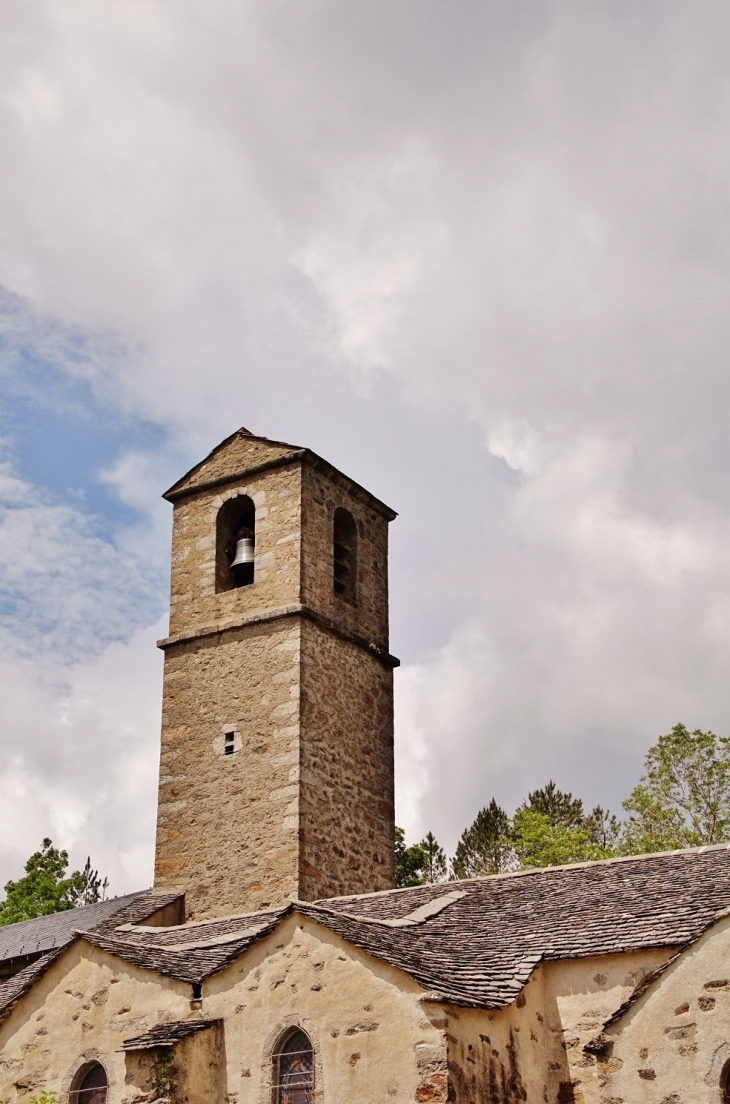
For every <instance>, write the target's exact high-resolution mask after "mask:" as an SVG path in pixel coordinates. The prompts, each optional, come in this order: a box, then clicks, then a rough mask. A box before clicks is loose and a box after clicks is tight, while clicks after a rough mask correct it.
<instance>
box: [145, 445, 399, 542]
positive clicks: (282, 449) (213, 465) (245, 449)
mask: <svg viewBox="0 0 730 1104" xmlns="http://www.w3.org/2000/svg"><path fill="white" fill-rule="evenodd" d="M295 462H301V463H304V462H306V463H310V464H313V465H314V466H315V467H317V468H319V469H320V470H325V471H327V472H328V473H329V474H330V475H331V476H336V477H338V478H339V479H342V480H344V481H345V482H346V483H347V484H348V485H349V486H350V488H351V490H353V491H355V493H356V494H357V495H358V497H360V496H361V497H362V498H365V499H367V500H368V501H369V502H370V504H371V505H372V506H374V507H375V508H376V509H379V511H380V512H381V513H383V514H385V516H386V517H387V518H388V520H389V521H392V520H393V518H395V517H396V516H397V515H396V512H395V510H391V509H390V507H389V506H386V505H385V503H384V502H381V501H380V499H378V498H376V497H375V495H373V494H371V493H370V491H367V490H365V488H364V487H361V486H360V484H358V483H355V481H354V480H352V479H350V478H349V476H346V475H344V474H343V473H342V472H340V471H338V469H337V468H335V467H333V466H332V465H331V464H329V463H328V462H327V461H326V460H323V459H322V457H321V456H318V455H317V454H316V453H315V452H312V450H311V449H308V448H302V447H301V446H299V445H291V444H289V443H288V442H286V441H272V440H270V439H269V438H268V437H259V436H257V435H256V434H255V433H251V431H250V430H248V429H246V428H245V427H243V426H242V427H241V428H240V429H237V430H236V431H235V433H231V435H230V436H229V437H226V438H225V440H223V441H221V443H220V444H219V445H216V447H215V448H214V449H212V450H211V452H209V453H208V455H207V456H206V457H205V459H204V460H201V461H200V463H198V464H196V465H195V466H194V467H192V468H191V469H190V471H188V472H186V473H185V475H184V476H183V477H182V478H181V479H178V481H177V483H173V485H172V487H170V488H169V489H168V490H167V491H165V493H164V495H163V496H162V497H163V498H166V499H167V501H168V502H176V501H177V500H178V499H181V498H186V497H187V496H188V495H191V494H196V493H197V492H199V491H203V490H208V489H210V488H213V487H216V486H224V485H225V484H226V483H232V482H235V481H237V480H240V479H242V478H244V477H245V476H251V475H253V474H255V473H256V472H260V471H265V470H266V469H267V468H273V467H278V466H280V465H283V464H291V463H295Z"/></svg>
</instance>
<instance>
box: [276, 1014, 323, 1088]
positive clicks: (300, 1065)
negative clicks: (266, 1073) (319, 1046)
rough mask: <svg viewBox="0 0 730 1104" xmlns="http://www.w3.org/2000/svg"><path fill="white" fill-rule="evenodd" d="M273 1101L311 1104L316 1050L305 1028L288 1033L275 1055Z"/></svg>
mask: <svg viewBox="0 0 730 1104" xmlns="http://www.w3.org/2000/svg"><path fill="white" fill-rule="evenodd" d="M273 1063H274V1091H273V1104H312V1101H313V1099H314V1051H313V1050H312V1044H311V1043H310V1041H309V1037H308V1036H307V1035H306V1034H305V1033H304V1032H303V1031H294V1032H292V1033H291V1034H290V1035H286V1036H285V1037H284V1039H283V1041H282V1042H281V1043H280V1044H279V1046H278V1047H277V1049H276V1052H275V1053H274V1056H273Z"/></svg>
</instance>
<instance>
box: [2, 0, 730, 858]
mask: <svg viewBox="0 0 730 1104" xmlns="http://www.w3.org/2000/svg"><path fill="white" fill-rule="evenodd" d="M6 18H7V20H8V31H9V33H8V34H7V35H5V36H4V37H3V39H2V43H3V44H2V46H0V50H1V51H2V64H1V65H0V70H1V71H2V73H3V76H2V78H0V80H2V93H3V102H4V105H5V107H4V109H3V112H2V115H1V116H0V139H1V140H2V143H3V148H4V149H6V150H8V151H11V154H12V157H11V165H12V168H11V171H10V172H7V173H5V174H4V177H3V180H2V181H1V182H0V210H2V211H3V212H4V215H3V217H2V219H0V242H1V243H2V259H0V282H2V283H4V284H5V285H6V286H8V287H10V288H11V289H12V290H13V291H15V292H17V293H19V294H22V295H24V296H27V297H29V299H30V300H31V301H32V302H33V303H34V304H36V305H37V306H38V307H39V309H42V310H44V311H48V312H51V313H55V314H57V315H59V316H62V317H63V318H65V319H69V320H72V321H73V322H75V323H76V324H78V325H80V326H81V327H84V328H87V329H89V330H92V331H94V332H97V333H98V332H112V333H115V334H121V335H123V344H124V347H125V348H126V349H128V350H129V353H128V355H126V356H123V357H109V358H106V359H100V360H99V361H95V362H94V364H93V365H92V366H91V368H90V369H89V375H90V378H92V380H93V381H94V384H95V386H97V387H99V388H101V389H103V390H104V393H105V395H108V396H113V397H114V399H115V401H117V402H118V403H119V404H120V407H121V408H123V409H124V410H125V411H127V412H130V411H131V412H135V413H136V414H138V415H142V416H144V417H147V418H154V419H157V420H158V421H159V422H160V423H162V424H164V425H165V426H166V427H168V429H169V430H170V432H171V434H172V437H173V439H174V440H175V442H176V443H177V444H178V445H179V444H180V443H181V442H183V443H184V446H183V447H184V448H185V449H187V450H189V453H190V458H191V459H196V458H197V455H198V454H199V453H202V451H203V450H204V447H205V446H209V445H211V444H213V443H214V442H215V440H216V438H220V437H222V436H223V435H224V434H225V433H226V432H228V431H230V429H231V428H233V426H232V424H231V418H232V416H233V415H232V411H233V410H234V409H238V410H239V411H240V413H239V414H237V415H236V416H235V418H234V421H235V422H244V423H248V422H249V421H251V420H253V422H254V423H255V424H254V425H253V428H254V429H257V430H260V431H263V432H270V433H271V435H282V436H289V437H291V438H293V439H295V440H301V441H303V442H304V443H307V444H312V445H313V446H314V447H316V448H317V449H318V451H321V452H325V453H327V452H329V453H330V455H332V459H333V460H335V462H337V463H339V464H340V465H341V466H343V467H345V468H349V469H351V470H353V474H355V475H356V477H358V478H360V479H362V480H363V481H374V483H375V484H377V485H376V486H375V489H376V491H377V493H379V494H381V495H382V496H383V497H384V498H386V499H390V500H393V501H394V505H395V506H396V507H397V508H399V509H400V510H401V515H402V516H401V519H399V521H398V522H397V523H396V525H395V526H394V531H393V547H394V554H393V587H392V589H393V594H394V626H395V636H396V645H397V646H398V647H403V649H404V658H405V660H406V661H407V663H406V666H405V669H404V671H403V672H402V675H401V685H402V690H401V691H400V698H399V722H398V723H399V732H400V733H402V745H401V746H402V750H403V764H404V765H403V766H402V769H401V772H400V777H401V779H402V780H403V781H402V789H401V794H402V802H403V805H402V808H403V809H404V810H406V811H407V819H408V827H409V829H412V830H413V831H417V830H420V829H421V828H425V827H428V826H429V825H430V824H433V825H434V826H436V827H438V831H439V832H440V833H442V834H443V835H445V836H446V837H447V838H450V839H452V840H453V838H454V836H455V834H456V833H458V831H459V830H460V829H461V827H463V824H464V823H465V821H466V820H467V819H468V818H469V817H470V816H471V815H472V814H473V812H474V811H475V810H476V808H477V807H478V805H479V804H480V803H482V802H484V801H486V800H488V799H489V797H490V796H491V795H492V793H493V792H494V793H496V794H497V796H498V797H500V798H502V800H504V801H505V802H507V803H509V802H510V801H512V802H514V801H516V800H518V798H519V797H520V796H521V794H522V793H523V792H524V790H525V788H526V787H527V786H528V785H533V784H539V783H540V782H542V781H544V780H545V779H546V777H547V776H548V775H550V774H553V775H555V776H558V775H559V781H561V782H564V783H565V784H566V785H572V786H574V787H576V788H580V789H581V790H582V791H583V792H585V793H586V795H587V796H589V797H590V798H591V799H595V800H601V801H603V802H604V803H606V802H607V801H610V802H611V803H613V804H614V805H615V804H616V803H617V802H618V801H619V800H620V797H621V795H622V793H624V792H626V790H627V788H628V785H629V784H630V782H631V780H632V777H633V775H634V774H635V773H636V771H637V770H638V768H639V765H640V759H641V754H642V752H643V749H644V748H645V747H646V746H647V745H648V743H649V742H650V741H651V740H652V739H653V738H654V737H655V736H656V735H657V734H658V732H659V731H661V730H662V729H663V728H666V727H667V726H668V725H669V724H671V723H673V722H674V721H676V720H678V719H680V717H681V718H682V719H684V720H686V721H687V723H690V724H704V725H713V726H714V727H715V728H718V729H721V730H727V726H728V721H729V720H730V717H729V711H728V700H727V692H726V689H725V686H726V679H725V678H724V671H725V668H726V660H727V650H728V631H730V630H729V629H728V613H727V611H728V609H730V604H729V602H730V579H729V577H728V570H727V568H726V560H725V555H724V550H725V547H726V537H727V522H726V517H727V506H728V495H729V492H730V483H729V481H728V476H727V472H728V463H727V461H728V443H727V442H728V434H727V432H726V414H725V411H726V406H727V386H728V385H727V369H726V363H725V361H726V348H727V345H728V338H729V337H730V333H729V332H728V325H729V324H728V318H729V317H730V313H729V312H728V310H727V306H728V302H727V299H728V275H729V267H730V257H729V254H728V243H729V241H730V238H729V235H728V201H727V179H728V168H730V166H729V164H728V159H729V157H730V155H729V154H728V145H727V141H726V134H727V128H728V122H729V118H728V117H729V116H730V100H729V98H728V82H727V62H726V58H727V47H728V38H729V37H730V14H729V13H728V10H727V8H726V6H725V5H721V4H720V3H714V2H713V3H710V2H703V3H700V4H694V5H692V6H691V7H689V6H687V5H686V4H680V3H676V2H668V3H666V2H665V3H658V2H657V3H653V2H652V3H646V4H642V5H635V4H629V3H623V2H620V3H611V4H606V3H600V2H598V0H592V2H589V3H577V2H572V3H557V4H551V5H547V4H542V3H525V4H519V5H515V4H508V3H494V2H492V3H487V4H485V3H479V4H477V3H467V2H465V0H464V2H459V3H456V4H451V5H448V6H445V5H443V4H436V3H431V2H427V3H418V4H416V3H415V2H413V3H411V2H405V0H404V2H403V3H396V4H393V3H388V4H386V3H384V2H383V3H380V2H377V3H373V4H368V5H364V6H363V5H356V4H354V3H341V2H339V3H334V2H323V3H319V4H316V5H312V4H292V3H284V2H273V3H272V2H271V0H268V2H266V3H263V2H258V0H257V2H253V0H251V2H249V3H245V4H241V5H238V6H236V7H232V6H231V5H228V4H225V3H223V2H214V3H210V4H207V5H206V6H205V8H201V6H200V5H198V4H191V3H179V4H175V5H172V4H170V3H169V2H167V0H165V2H163V0H158V2H156V3H149V2H145V3H132V4H125V5H124V7H123V9H121V8H118V9H109V8H106V9H103V10H102V9H99V7H98V6H97V5H94V4H91V3H86V2H80V3H78V4H75V5H73V7H72V8H68V7H66V8H63V9H60V8H59V6H58V5H53V4H50V3H39V4H37V5H35V6H33V7H32V8H31V7H28V6H26V5H22V6H20V5H15V6H14V7H13V8H12V10H11V12H10V14H9V16H7V17H6ZM393 411H395V412H396V413H395V414H393ZM249 415H253V418H251V417H250V416H249ZM389 419H390V420H389ZM343 422H344V425H343ZM167 462H168V460H167V458H160V457H157V458H152V459H151V460H150V459H149V458H146V459H145V458H143V459H141V460H140V459H139V458H137V459H132V460H130V459H129V458H127V461H126V462H120V464H119V465H118V466H117V467H116V468H115V470H114V472H113V473H112V474H110V475H109V478H110V479H111V480H113V482H114V485H115V486H116V487H118V488H119V491H120V494H122V495H123V496H127V497H129V496H130V495H131V496H134V495H137V496H138V498H137V500H138V501H140V499H139V493H140V492H139V487H140V485H141V484H145V485H146V486H147V485H148V484H151V483H152V482H154V480H155V479H156V478H157V476H156V474H155V473H156V472H157V471H158V470H161V468H162V466H163V465H165V464H167ZM156 465H159V467H156ZM141 500H143V501H144V503H145V504H146V503H148V502H149V501H150V500H149V498H148V497H146V492H145V494H143V495H142V496H141ZM144 508H145V509H150V510H151V509H152V507H151V506H149V507H148V506H147V505H145V506H144ZM161 516H162V515H159V517H160V518H161ZM157 524H158V526H159V527H158V529H157V530H155V534H156V535H155V536H154V537H153V538H150V541H149V542H148V543H146V544H144V542H143V541H142V540H141V538H140V537H139V534H137V535H136V536H135V535H132V536H130V537H129V542H130V543H129V545H128V547H129V548H130V549H132V551H130V556H132V558H133V556H138V557H139V559H140V562H144V561H145V560H150V559H152V558H156V562H157V564H158V565H159V564H160V563H162V560H163V556H164V551H163V545H164V539H163V523H162V521H161V520H160V521H159V522H158V523H157ZM399 527H400V528H399ZM82 586H83V580H82V579H81V576H79V577H78V587H79V588H81V587H82ZM34 600H35V599H34ZM49 708H50V707H49ZM409 764H410V766H409Z"/></svg>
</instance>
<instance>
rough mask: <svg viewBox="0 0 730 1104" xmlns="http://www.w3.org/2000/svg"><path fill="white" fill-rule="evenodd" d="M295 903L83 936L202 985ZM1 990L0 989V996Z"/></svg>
mask: <svg viewBox="0 0 730 1104" xmlns="http://www.w3.org/2000/svg"><path fill="white" fill-rule="evenodd" d="M291 911H292V906H291V905H286V906H285V907H283V908H280V909H271V910H269V911H267V912H254V913H245V914H241V915H240V916H224V917H222V918H221V919H220V920H208V921H195V922H194V923H192V924H184V925H182V926H180V927H177V928H144V927H132V926H130V925H127V924H124V925H118V926H117V927H116V928H115V927H114V926H113V925H111V924H110V925H109V926H108V927H107V928H106V930H104V931H103V932H89V933H88V934H87V935H86V936H85V937H84V938H85V939H87V940H88V941H89V943H93V945H94V946H95V947H99V949H100V950H103V951H108V952H109V953H110V954H113V955H116V956H117V957H118V958H122V959H124V960H125V962H130V963H131V964H132V965H133V966H141V967H142V969H145V970H155V971H156V972H157V973H160V974H163V975H166V976H167V977H171V978H176V979H177V980H178V981H187V982H191V983H193V982H196V983H199V982H202V981H204V980H205V979H206V978H208V977H210V976H211V975H212V974H214V973H216V971H218V970H222V969H223V967H224V966H227V965H228V963H229V962H231V961H232V960H233V959H234V958H237V957H238V956H239V955H240V954H242V953H243V952H244V951H246V950H248V948H249V947H250V946H251V945H252V944H253V943H255V942H256V941H257V940H258V939H262V938H263V937H264V936H265V935H268V934H269V933H270V932H272V931H273V930H274V928H275V927H276V925H277V924H278V923H279V921H280V920H281V919H282V917H284V916H286V915H287V914H288V913H290V912H291ZM1 992H2V991H1V990H0V993H1Z"/></svg>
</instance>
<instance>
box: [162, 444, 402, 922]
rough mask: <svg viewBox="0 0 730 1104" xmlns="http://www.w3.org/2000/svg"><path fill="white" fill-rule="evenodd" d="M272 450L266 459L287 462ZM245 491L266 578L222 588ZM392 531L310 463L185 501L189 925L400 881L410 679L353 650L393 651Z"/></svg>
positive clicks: (184, 802)
mask: <svg viewBox="0 0 730 1104" xmlns="http://www.w3.org/2000/svg"><path fill="white" fill-rule="evenodd" d="M254 444H256V443H255V442H254ZM251 447H253V446H252V445H251V442H250V441H247V440H246V439H245V438H238V437H236V438H234V439H233V441H232V442H229V443H228V444H227V445H225V446H223V448H222V449H221V450H219V451H218V452H217V453H216V454H215V456H214V457H213V458H211V459H210V460H209V461H206V463H207V464H208V466H209V467H210V468H211V470H210V472H208V473H207V475H206V473H205V472H204V471H203V470H202V469H201V470H200V471H199V472H198V473H196V475H195V477H194V479H193V482H194V483H198V484H199V483H200V482H201V481H203V478H204V477H206V478H207V477H210V476H214V477H215V478H221V477H222V476H225V474H226V472H230V473H231V474H237V473H239V472H240V470H241V466H242V465H244V466H245V462H247V461H246V457H247V456H248V451H250V448H251ZM256 447H257V448H258V452H257V453H256V456H255V457H253V458H251V457H249V459H253V460H255V461H256V462H258V463H260V462H265V461H266V460H267V459H271V458H274V459H275V458H276V457H277V456H279V455H280V454H281V452H282V450H281V449H276V448H272V449H271V450H270V452H269V453H267V452H266V449H267V448H268V447H269V446H268V445H266V446H261V445H260V443H259V444H257V445H256ZM247 450H248V451H247ZM211 465H212V467H211ZM241 494H246V495H248V496H249V497H250V498H251V499H252V500H253V502H254V505H255V509H256V560H255V574H254V582H253V584H252V585H251V586H247V587H241V588H239V589H236V590H230V591H226V592H223V593H216V591H215V576H216V563H215V557H216V519H217V516H218V512H219V510H220V509H221V507H222V506H223V504H224V503H225V502H227V501H228V500H229V499H231V498H232V497H234V496H237V495H241ZM337 506H346V507H347V509H349V510H350V511H351V513H352V514H353V516H354V517H355V519H356V524H357V530H358V568H357V596H356V603H355V604H351V603H350V602H347V601H345V599H344V598H343V597H342V596H340V595H337V594H336V593H335V591H334V588H333V540H332V538H333V520H334V511H335V509H336V508H337ZM387 537H388V533H387V520H386V518H385V516H384V515H383V513H382V511H379V510H378V509H376V508H375V507H374V506H373V505H372V504H371V503H370V502H369V501H368V500H367V496H366V495H365V494H364V493H363V492H361V491H356V490H354V489H353V488H352V487H351V485H350V484H349V482H348V481H347V480H346V479H345V477H343V476H340V475H339V474H338V473H332V472H330V473H329V474H328V475H326V474H324V473H323V472H322V471H320V470H318V469H316V468H315V467H314V466H313V464H312V463H309V462H308V463H306V464H304V466H302V463H301V462H296V463H294V464H292V465H288V466H285V467H274V468H271V469H268V470H266V471H263V472H260V473H259V474H258V475H254V476H251V477H247V476H244V477H239V478H237V479H235V480H234V482H232V483H231V484H230V485H227V486H223V487H216V488H211V489H209V490H207V491H200V492H198V493H196V494H193V495H189V496H186V497H183V498H181V499H178V500H176V502H175V507H174V517H173V540H172V578H171V614H170V634H171V637H170V639H169V640H168V641H167V642H166V657H165V674H164V689H163V719H162V752H161V763H160V790H159V811H158V833H157V854H156V867H155V887H156V888H158V889H161V890H167V889H171V888H173V887H174V888H176V889H181V890H184V891H185V893H186V906H187V909H188V916H191V915H195V916H198V917H201V918H202V917H205V916H212V915H223V914H225V913H226V912H236V911H246V910H253V909H259V908H264V907H266V906H267V905H268V904H280V903H284V902H285V901H287V900H288V899H289V898H291V897H297V896H301V897H303V898H305V899H312V898H315V897H322V896H331V895H334V894H338V893H357V892H369V891H373V890H377V889H385V888H389V887H390V886H392V885H393V719H392V697H393V689H392V679H393V676H392V670H391V669H390V668H389V667H387V666H383V664H382V663H381V662H379V661H378V660H376V659H375V658H374V656H373V655H372V654H371V653H369V652H368V651H367V646H365V647H364V648H363V647H362V646H358V645H357V644H356V643H353V642H352V641H351V640H350V639H347V636H348V635H350V634H354V635H355V636H357V637H358V638H360V639H361V641H362V642H363V643H365V642H373V643H375V644H376V645H377V646H378V647H379V648H380V649H381V650H387V646H388V588H387V555H388V550H387ZM300 602H302V603H304V604H305V605H307V606H309V607H310V608H312V609H313V610H314V611H315V612H316V613H317V614H320V615H323V616H324V617H325V618H326V619H327V620H328V621H329V622H332V623H333V627H335V628H336V629H339V630H340V631H341V633H342V634H344V635H340V633H338V632H337V631H332V630H331V629H329V628H327V629H325V628H321V627H319V626H315V625H314V624H313V623H312V622H311V621H309V620H303V619H301V618H300V617H299V616H297V614H296V612H295V611H296V610H297V609H298V604H299V603H300ZM282 611H289V612H287V615H286V616H285V617H281V616H280V614H281V612H282ZM267 618H268V620H267ZM302 641H305V642H306V655H300V645H301V643H302ZM300 663H301V665H302V669H301V671H300V667H299V665H300ZM302 680H305V681H306V688H305V691H304V712H303V713H302V715H301V716H300V713H299V700H300V694H301V688H300V683H301V682H302ZM227 729H228V730H230V729H233V730H234V731H235V734H236V735H235V744H234V754H233V755H225V754H224V732H225V731H226V730H227Z"/></svg>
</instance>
